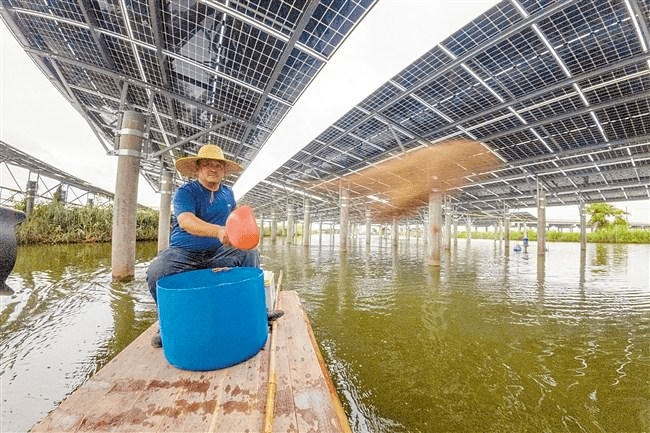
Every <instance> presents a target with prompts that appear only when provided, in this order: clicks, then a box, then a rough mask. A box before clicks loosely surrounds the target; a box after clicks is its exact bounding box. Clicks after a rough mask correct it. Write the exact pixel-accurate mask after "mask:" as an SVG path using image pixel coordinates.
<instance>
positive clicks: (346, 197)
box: [339, 188, 350, 251]
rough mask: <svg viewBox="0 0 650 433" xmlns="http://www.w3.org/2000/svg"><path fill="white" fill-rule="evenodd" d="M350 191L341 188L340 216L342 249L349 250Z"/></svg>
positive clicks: (340, 242)
mask: <svg viewBox="0 0 650 433" xmlns="http://www.w3.org/2000/svg"><path fill="white" fill-rule="evenodd" d="M349 206H350V191H349V190H348V189H345V188H343V189H342V190H341V215H340V218H339V226H340V227H341V233H340V237H341V238H340V240H339V245H340V249H341V251H347V250H348V225H349V222H350V221H349V218H350V209H349Z"/></svg>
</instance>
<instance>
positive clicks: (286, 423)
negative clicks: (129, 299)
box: [32, 292, 350, 432]
mask: <svg viewBox="0 0 650 433" xmlns="http://www.w3.org/2000/svg"><path fill="white" fill-rule="evenodd" d="M280 305H281V308H282V309H284V310H285V316H284V317H282V318H281V319H280V320H279V321H278V322H277V325H276V332H277V334H276V351H275V356H276V357H277V358H276V361H275V362H276V374H277V382H278V390H277V394H276V399H275V406H274V413H275V417H274V422H273V431H274V432H307V431H320V432H349V431H350V430H349V426H348V424H347V420H346V419H345V415H343V416H342V418H341V415H340V413H338V412H337V407H338V408H340V402H339V401H338V397H337V396H336V394H335V393H334V394H332V390H333V387H332V385H331V381H330V380H329V376H328V375H327V370H326V369H325V366H324V364H323V363H322V358H320V353H319V352H318V346H317V345H316V343H315V340H314V339H313V333H311V327H310V326H309V322H308V320H307V317H306V315H305V312H304V310H303V309H302V306H301V304H300V300H299V299H298V296H297V294H296V293H295V292H282V293H281V294H280ZM157 329H158V325H157V324H154V325H153V326H152V327H150V328H149V329H148V330H146V331H145V332H144V333H142V334H141V335H140V336H139V337H138V338H136V339H135V341H133V342H132V343H131V344H130V345H129V346H128V347H127V348H125V349H124V350H123V351H122V352H121V353H120V354H118V355H117V356H116V357H115V358H114V359H113V360H111V361H110V362H109V363H108V364H106V366H104V368H102V369H101V370H100V371H99V372H97V373H96V374H95V375H94V376H93V377H91V378H90V379H89V380H88V381H87V382H86V383H85V384H84V385H82V386H81V387H80V388H79V389H77V390H76V391H75V392H73V393H72V394H71V395H70V396H69V397H68V398H66V399H65V400H64V401H63V402H62V403H61V404H60V405H59V407H58V408H57V409H55V410H54V411H52V412H50V413H49V414H48V415H47V416H46V417H45V418H43V420H42V421H41V422H40V423H39V424H37V425H36V426H34V428H33V429H32V431H33V432H53V431H56V432H82V431H141V432H153V431H158V432H162V431H169V432H171V431H173V432H183V431H186V432H196V431H204V432H240V431H241V432H243V431H253V432H255V431H257V432H261V431H262V430H263V421H264V412H265V404H266V392H267V383H268V367H269V354H270V347H269V343H268V342H267V345H266V347H265V348H264V349H263V350H261V351H260V352H259V353H258V354H256V355H255V356H254V357H252V358H251V359H249V360H247V361H245V362H242V363H240V364H237V365H235V366H232V367H229V368H225V369H221V370H214V371H206V372H200V371H185V370H180V369H177V368H175V367H173V366H171V365H170V364H169V363H167V361H166V359H165V357H164V355H163V352H162V350H161V349H154V348H153V347H151V344H150V340H151V337H152V335H153V334H154V332H155V331H156V330H157ZM319 359H320V361H321V362H320V363H319ZM341 413H342V410H341Z"/></svg>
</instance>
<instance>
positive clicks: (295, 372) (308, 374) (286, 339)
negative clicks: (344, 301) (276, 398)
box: [273, 292, 350, 433]
mask: <svg viewBox="0 0 650 433" xmlns="http://www.w3.org/2000/svg"><path fill="white" fill-rule="evenodd" d="M280 302H281V305H282V308H283V309H284V310H285V315H286V316H287V319H288V320H287V322H285V323H283V322H279V323H278V325H279V326H278V340H279V341H280V342H281V344H282V346H281V347H279V348H278V351H279V352H280V353H283V354H285V356H286V358H287V366H288V371H284V372H283V375H284V376H285V377H287V380H288V386H289V388H290V390H291V392H290V394H291V395H292V397H293V405H294V414H295V420H296V424H297V426H296V427H297V431H298V432H332V433H336V432H350V426H349V424H348V421H347V418H346V417H345V414H344V413H343V410H342V408H341V405H340V401H339V399H338V396H337V395H336V391H335V390H334V387H333V385H331V380H330V377H329V374H328V372H327V369H326V368H325V365H324V363H322V358H321V357H320V351H319V349H318V346H317V345H316V341H315V339H314V338H313V332H312V330H311V325H310V324H309V319H308V318H307V315H306V313H305V311H304V309H303V308H302V304H301V303H300V299H299V298H298V295H297V293H296V292H282V293H281V298H280ZM283 325H284V326H283ZM289 325H291V327H289ZM278 389H280V387H278ZM274 427H275V425H274ZM278 427H279V426H278ZM273 431H285V430H281V429H279V428H278V430H276V429H275V428H274V430H273ZM287 431H289V430H287Z"/></svg>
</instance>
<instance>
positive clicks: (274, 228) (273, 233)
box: [271, 207, 278, 243]
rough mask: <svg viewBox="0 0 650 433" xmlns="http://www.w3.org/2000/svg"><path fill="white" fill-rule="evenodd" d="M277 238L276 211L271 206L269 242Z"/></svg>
mask: <svg viewBox="0 0 650 433" xmlns="http://www.w3.org/2000/svg"><path fill="white" fill-rule="evenodd" d="M277 238H278V211H277V209H275V207H274V208H273V210H272V211H271V243H274V242H275V241H276V239H277Z"/></svg>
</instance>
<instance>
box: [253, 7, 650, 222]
mask: <svg viewBox="0 0 650 433" xmlns="http://www.w3.org/2000/svg"><path fill="white" fill-rule="evenodd" d="M649 22H650V2H649V1H648V0H581V1H576V0H565V1H559V0H558V1H550V0H548V1H543V0H505V1H502V2H500V3H498V4H497V5H495V6H494V7H493V8H491V9H490V10H489V11H487V12H486V13H484V14H482V15H481V16H479V17H478V18H476V19H475V20H474V21H472V22H471V23H469V24H467V25H466V26H465V27H463V28H462V29H460V30H459V31H457V32H455V33H454V34H453V35H451V36H450V37H448V38H447V39H446V40H444V41H443V42H441V43H440V44H439V45H437V46H435V47H433V48H432V49H431V50H430V51H428V52H427V53H426V54H424V55H423V56H422V57H420V58H419V59H417V60H416V61H415V62H413V63H412V64H411V65H409V66H408V67H406V68H405V69H404V70H403V71H401V72H400V73H399V74H397V75H396V76H394V77H393V78H391V79H390V80H389V81H388V82H386V83H385V84H383V85H382V86H381V87H379V88H378V89H377V90H375V91H374V92H373V93H372V94H371V95H369V96H368V97H367V98H365V99H364V100H363V101H361V102H359V103H358V104H357V105H356V106H355V107H354V108H352V109H351V110H350V111H349V112H348V113H346V114H345V115H344V116H342V117H341V118H340V119H339V120H338V121H336V122H335V123H334V124H333V125H331V126H330V127H329V128H327V129H326V130H325V131H323V132H322V133H321V134H320V135H318V136H317V137H315V138H314V139H313V140H312V141H311V142H310V143H306V146H305V147H304V148H303V149H302V150H301V151H299V152H298V153H297V154H295V155H294V156H293V157H292V158H291V159H289V160H288V161H287V162H286V163H285V164H284V165H283V166H282V167H280V168H278V169H277V170H276V171H275V172H274V173H273V174H271V175H270V176H269V177H268V178H267V179H266V180H265V181H263V182H261V183H260V184H258V185H257V186H256V187H255V188H253V189H252V190H251V191H250V192H248V193H247V194H246V195H245V197H244V200H245V201H247V202H248V203H251V204H252V205H253V206H254V207H255V208H256V209H257V211H258V213H260V212H261V213H266V214H267V215H268V214H269V213H270V210H271V209H272V208H276V210H277V211H279V212H280V213H286V210H287V209H288V208H292V209H295V212H297V214H298V215H301V212H302V209H303V205H304V200H305V198H308V199H309V201H310V208H311V209H312V212H313V213H315V214H316V215H317V216H316V218H323V219H325V220H330V221H336V220H338V218H339V207H338V200H339V190H338V189H337V188H336V187H333V188H331V189H330V190H329V191H327V192H325V193H323V192H320V191H318V190H317V189H305V185H306V184H313V183H319V182H320V183H325V182H326V181H330V183H332V182H331V180H332V179H337V178H341V177H343V176H345V175H348V174H350V173H352V172H355V171H358V170H361V169H363V168H366V167H368V166H371V165H373V164H376V163H377V162H379V161H382V160H385V159H387V158H394V157H400V155H404V154H406V153H408V152H409V151H410V150H412V149H416V148H419V147H421V146H430V145H433V146H435V143H437V142H441V141H444V140H447V139H452V138H465V139H469V140H478V141H481V142H483V143H485V145H486V146H487V147H488V148H489V149H490V151H491V152H493V153H494V154H495V155H496V156H498V158H500V159H501V161H503V165H502V166H501V167H500V168H498V169H496V170H493V171H491V172H488V173H476V174H477V176H468V177H467V179H466V184H465V185H464V186H462V187H458V188H455V189H453V190H451V191H449V193H448V200H449V201H450V206H448V209H452V208H453V209H454V210H457V211H459V212H464V213H488V214H499V213H503V212H504V211H509V212H515V211H516V210H517V209H520V208H526V207H535V206H536V200H537V192H538V190H544V191H545V192H546V196H547V202H548V205H551V206H552V205H569V204H578V203H581V202H583V203H590V202H595V201H609V202H615V201H620V200H637V199H648V198H649V197H650V52H649V45H650V29H649ZM479 174H480V175H482V176H478V175H479ZM334 183H335V182H334ZM346 187H349V188H350V191H351V194H350V196H351V208H352V213H351V217H352V218H353V219H356V220H365V209H366V208H368V207H369V204H370V203H373V204H376V202H377V201H378V200H379V201H381V199H382V197H381V196H377V194H373V193H372V192H369V191H365V190H363V189H361V188H358V187H355V185H354V184H352V185H346ZM422 205H423V206H424V205H426V203H422Z"/></svg>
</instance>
